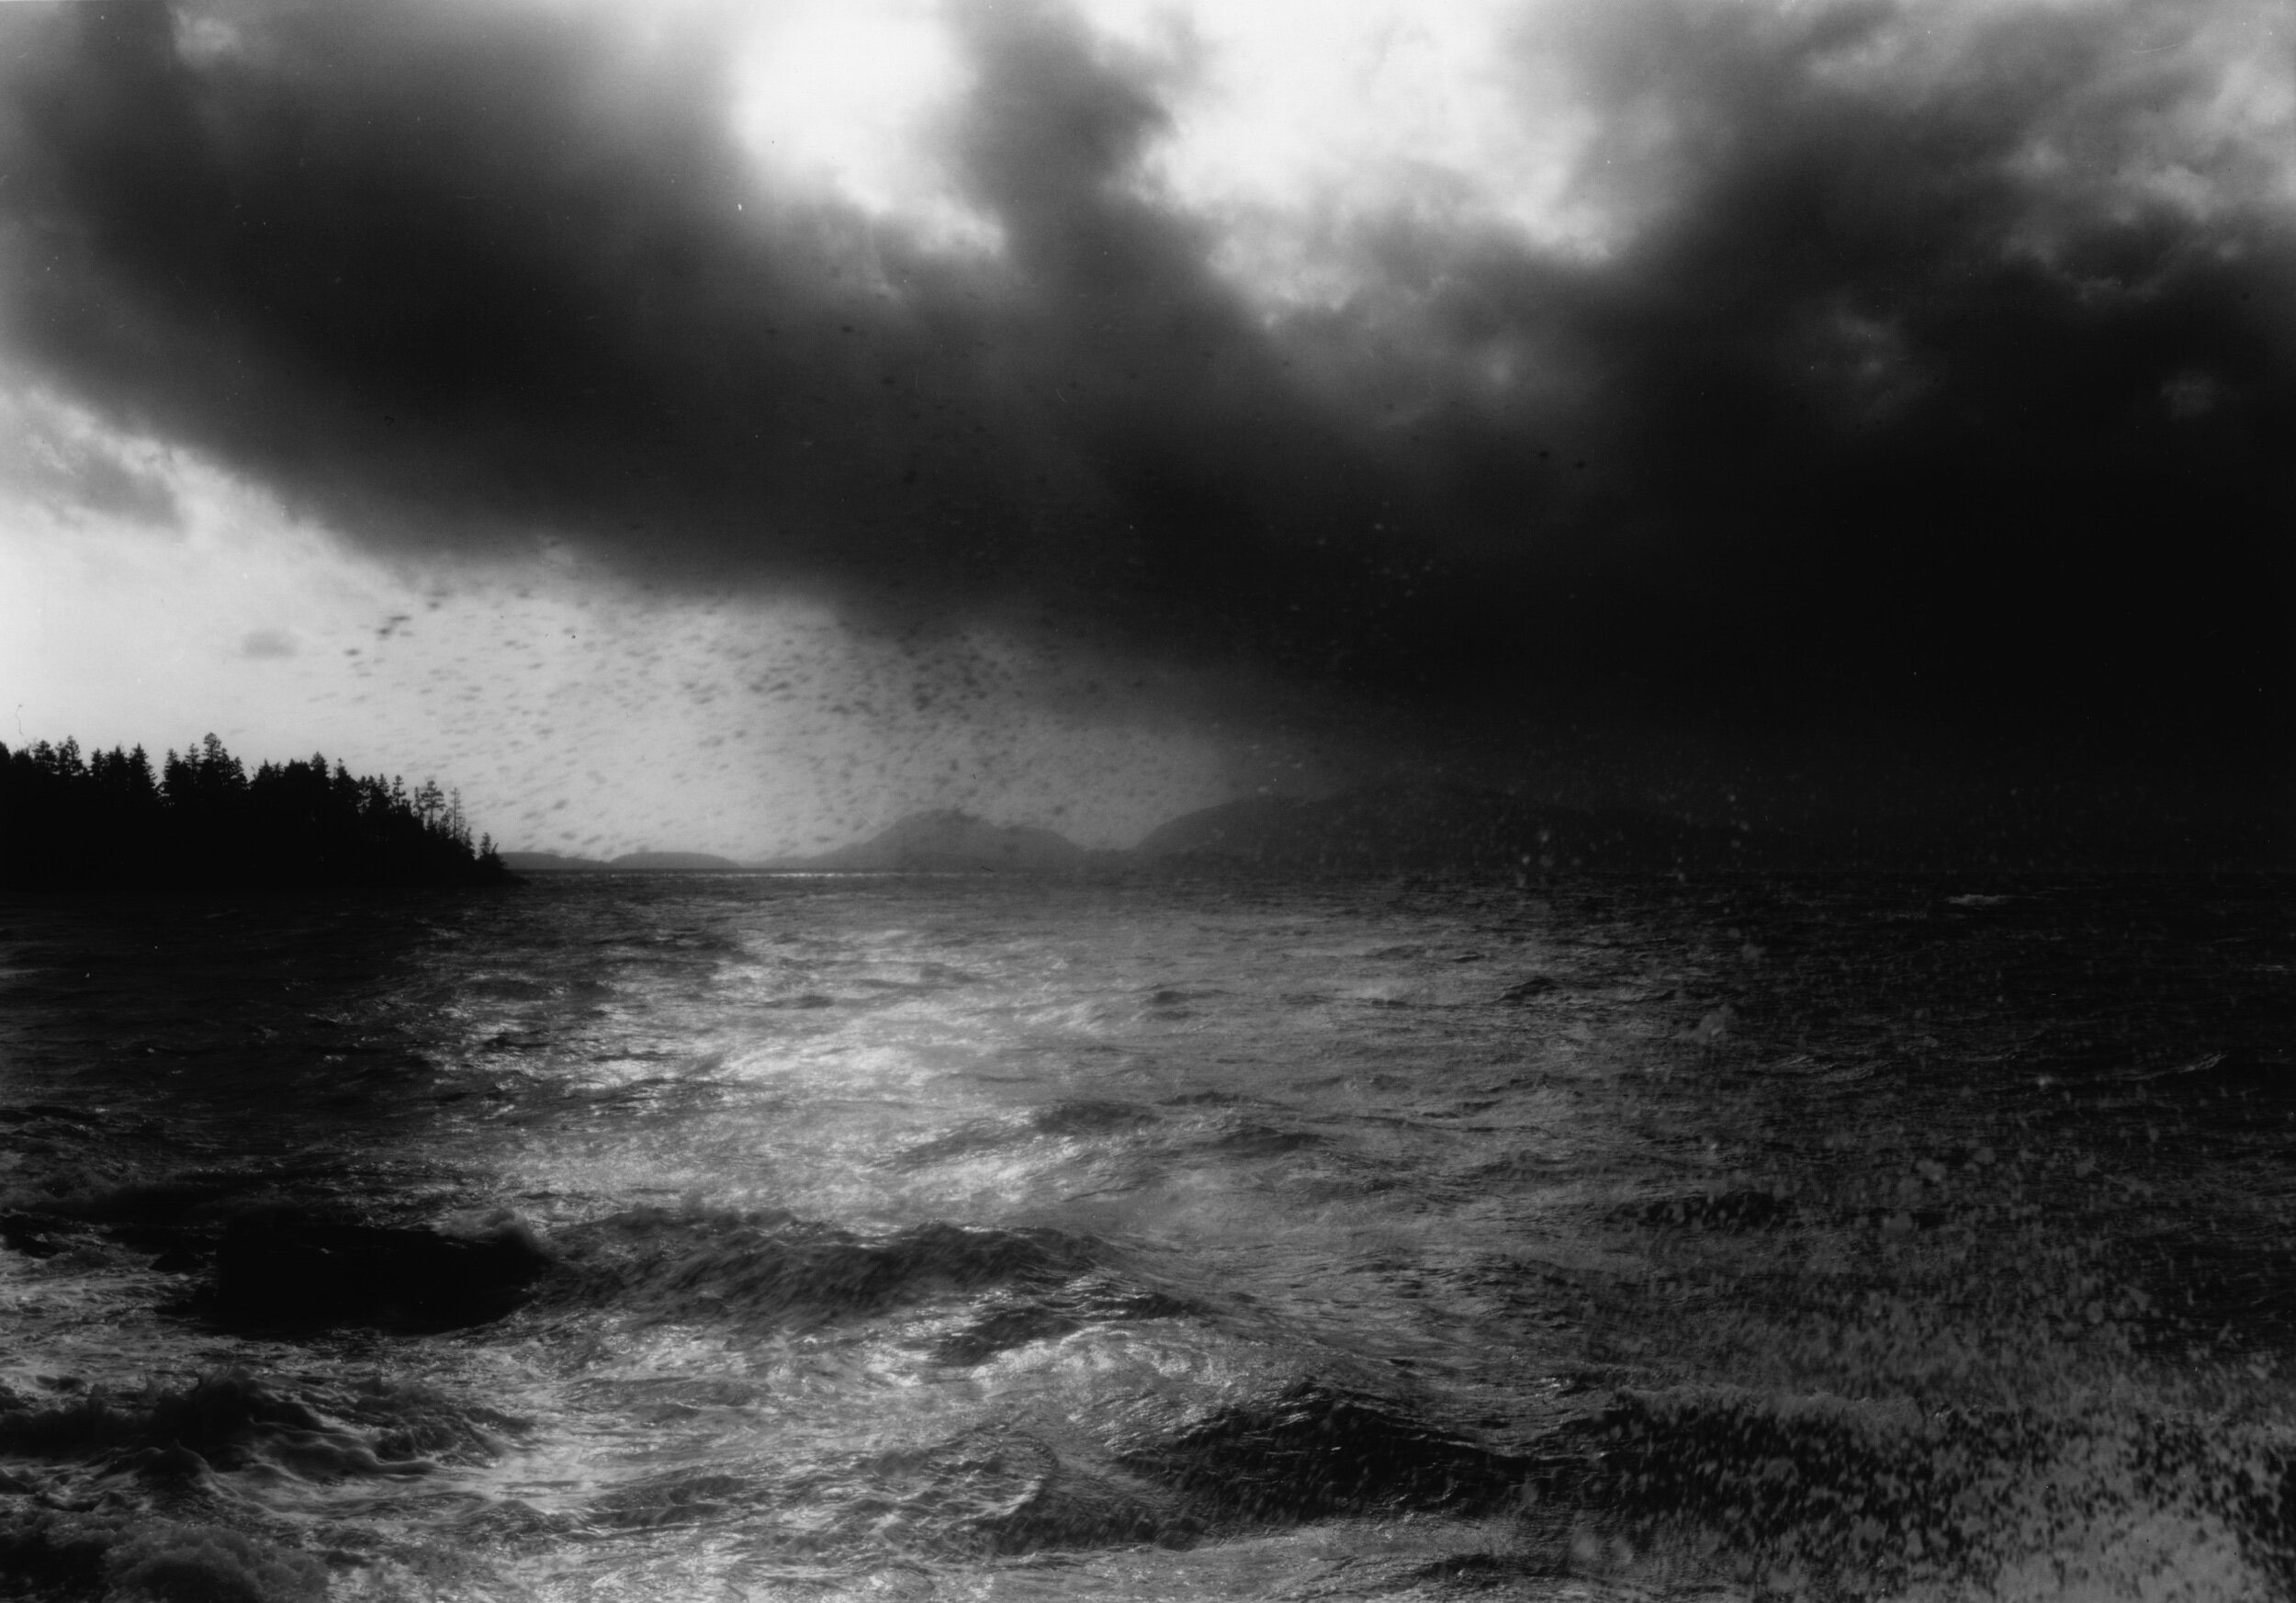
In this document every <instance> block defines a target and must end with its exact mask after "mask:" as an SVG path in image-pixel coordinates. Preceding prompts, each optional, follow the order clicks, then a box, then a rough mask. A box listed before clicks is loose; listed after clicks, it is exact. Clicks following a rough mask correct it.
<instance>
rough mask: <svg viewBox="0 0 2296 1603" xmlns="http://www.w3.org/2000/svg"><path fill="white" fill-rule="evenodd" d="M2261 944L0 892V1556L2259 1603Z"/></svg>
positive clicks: (1107, 1592) (2273, 1343)
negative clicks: (144, 901) (70, 903)
mask: <svg viewBox="0 0 2296 1603" xmlns="http://www.w3.org/2000/svg"><path fill="white" fill-rule="evenodd" d="M1949 893H1951V894H1949ZM2276 895H2277V893H2276V892H2269V887H2266V888H2265V889H2261V890H2260V889H2258V888H2257V887H2246V888H2245V889H2244V888H2243V887H2239V886H2230V887H2227V886H2213V887H2212V886H2183V887H2178V886H2168V885H2166V884H2162V885H2147V884H2132V885H2098V886H2089V885H2079V884H2065V885H2060V886H2054V887H2050V886H2024V887H2017V888H2016V889H2015V890H2014V894H2012V893H2011V892H2009V891H2003V890H2000V889H1998V888H1995V889H1989V890H1981V891H1978V892H1956V891H1955V887H1952V886H1929V885H1922V884H1912V883H1902V884H1892V883H1886V882H1873V883H1863V884H1858V883H1850V884H1843V885H1837V886H1828V885H1822V884H1802V883H1796V882H1784V883H1781V884H1774V885H1764V884H1760V883H1757V882H1751V881H1746V882H1717V883H1715V884H1710V885H1704V886H1701V885H1696V884H1690V885H1678V884H1675V883H1673V882H1664V883H1655V882H1654V883H1649V884H1643V883H1638V882H1626V881H1617V882H1603V883H1590V884H1587V885H1584V886H1575V887H1573V886H1559V887H1556V888H1555V889H1553V890H1552V891H1550V892H1548V894H1546V895H1544V896H1541V897H1532V896H1528V895H1518V894H1514V893H1499V894H1494V893H1475V892H1471V891H1459V890H1456V889H1455V890H1448V891H1445V890H1436V889H1428V890H1422V891H1408V890H1398V889H1397V888H1395V887H1382V886H1322V887H1294V888H1289V889H1284V888H1277V887H1260V888H1254V889H1250V890H1244V891H1238V890H1234V889H1222V888H1220V887H1213V886H1193V887H1191V886H1144V885H1132V886H1118V885H1097V886H1096V885H1090V884H1060V885H1054V884H1035V885H1022V884H1013V883H999V882H996V881H988V880H975V881H963V880H937V881H880V880H868V879H855V880H843V881H839V880H811V881H804V882H792V881H776V880H773V879H770V878H737V877H722V876H714V877H707V878H701V877H697V878H679V877H675V876H659V877H653V878H636V877H633V878H623V877H617V878H612V879H596V880H568V881H546V882H543V883H539V884H535V885H531V886H524V887H522V888H521V889H519V890H517V891H515V892H513V893H511V894H509V895H505V896H501V897H464V898H459V899H457V898H453V897H441V898H435V899H410V900H407V901H404V902H399V903H391V904H388V905H380V906H376V907H371V908H366V909H329V908H327V907H325V906H323V905H320V904H313V903H302V902H293V901H287V900H281V901H276V902H273V903H267V904H261V905H258V904H253V903H250V904H248V905H245V906H237V907H220V908H217V907H195V906H190V905H170V906H164V907H161V906H154V907H149V908H144V909H130V908H119V909H96V908H73V907H67V906H62V905H55V904H43V903H39V902H25V903H18V904H13V905H10V906H8V907H6V908H5V909H0V969H5V970H6V975H7V977H6V979H5V980H0V987H5V992H4V993H0V995H4V996H5V1000H6V1007H5V1010H0V1069H4V1070H5V1073H6V1091H5V1097H6V1101H5V1104H4V1105H0V1139H4V1140H5V1147H4V1149H0V1164H5V1170H4V1171H0V1172H5V1177H6V1186H7V1188H8V1194H7V1197H6V1201H5V1203H4V1204H0V1237H4V1238H5V1241H6V1251H5V1252H0V1324H4V1325H5V1328H6V1333H7V1337H8V1341H7V1357H6V1360H5V1363H4V1364H0V1388H5V1390H0V1494H5V1496H7V1497H8V1498H9V1499H11V1500H12V1504H13V1507H14V1512H13V1514H12V1515H10V1516H9V1517H10V1518H12V1519H13V1521H14V1523H13V1524H12V1525H10V1526H9V1527H8V1528H7V1530H8V1533H7V1534H6V1537H5V1540H4V1541H0V1579H6V1578H7V1577H23V1578H27V1579H25V1580H24V1582H23V1584H24V1585H28V1586H35V1587H36V1586H51V1589H55V1588H61V1590H56V1591H55V1595H58V1596H64V1595H74V1596H77V1595H86V1596H95V1595H96V1594H97V1593H98V1592H100V1591H101V1589H102V1588H103V1587H104V1586H107V1585H111V1586H115V1589H117V1586H121V1585H126V1582H125V1581H122V1580H120V1579H119V1577H123V1576H127V1575H129V1574H130V1573H131V1572H132V1573H134V1574H136V1575H142V1574H144V1573H145V1571H144V1570H139V1569H137V1568H136V1566H137V1565H139V1564H143V1565H146V1566H148V1565H149V1564H152V1563H160V1562H162V1559H164V1562H165V1563H170V1564H175V1565H177V1566H178V1567H179V1568H181V1567H184V1566H188V1568H186V1569H185V1573H186V1574H190V1573H193V1572H195V1571H196V1572H197V1573H198V1574H201V1575H210V1578H213V1576H217V1575H225V1574H226V1572H228V1573H229V1575H233V1576H238V1577H240V1579H239V1580H235V1581H232V1582H231V1585H241V1586H242V1589H241V1592H239V1593H231V1594H230V1595H231V1596H241V1595H244V1596H248V1597H299V1596H315V1595H317V1594H316V1593H315V1592H313V1591H311V1587H312V1586H323V1587H324V1588H325V1589H326V1590H328V1592H329V1594H330V1595H332V1596H336V1597H376V1598H385V1597H394V1598H412V1597H442V1598H495V1597H509V1598H529V1599H543V1598H566V1599H576V1598H582V1599H589V1598H600V1599H602V1598H606V1597H618V1598H619V1597H652V1598H661V1599H678V1598H686V1597H791V1598H797V1597H804V1598H820V1597H999V1598H1002V1597H1067V1596H1075V1595H1079V1594H1090V1595H1095V1596H1110V1597H1143V1598H1146V1597H1180V1596H1201V1597H1226V1596H1237V1595H1244V1594H1261V1593H1265V1594H1266V1595H1271V1596H1284V1597H1406V1596H1408V1597H1447V1596H1521V1597H1565V1596H1571V1597H1655V1596H1687V1597H1751V1596H1755V1595H1782V1596H1798V1595H1811V1596H1824V1597H1845V1596H1889V1597H1919V1598H1932V1597H1933V1598H1948V1597H1955V1598H1957V1597H2020V1598H2023V1597H2032V1598H2044V1597H2045V1598H2066V1599H2071V1598H2082V1597H2132V1598H2133V1597H2163V1598H2166V1597H2201V1598H2220V1597H2271V1596H2279V1595H2281V1592H2282V1590H2283V1589H2284V1588H2285V1586H2287V1585H2288V1584H2289V1583H2290V1580H2291V1579H2296V1481H2290V1478H2289V1476H2290V1462H2291V1460H2292V1459H2296V1453H2291V1444H2296V1433H2291V1421H2290V1417H2289V1401H2290V1399H2289V1395H2288V1390H2287V1386H2286V1382H2285V1379H2284V1365H2285V1363H2286V1361H2287V1359H2288V1356H2289V1353H2290V1346H2291V1343H2290V1337H2289V1331H2290V1328H2291V1326H2290V1323H2289V1320H2290V1315H2291V1314H2296V1290H2291V1288H2296V1259H2291V1256H2290V1248H2289V1247H2288V1245H2287V1244H2288V1242H2289V1240H2290V1235H2289V1231H2288V1228H2287V1226H2288V1224H2289V1217H2288V1213H2289V1208H2290V1199H2291V1193H2290V1191H2289V1190H2288V1188H2287V1186H2286V1184H2285V1180H2284V1179H2283V1178H2282V1172H2283V1169H2284V1167H2285V1162H2284V1157H2283V1156H2282V1151H2283V1148H2284V1145H2285V1138H2286V1132H2287V1129H2288V1126H2289V1123H2290V1117H2291V1114H2292V1113H2296V1095H2291V1094H2290V1089H2289V1082H2288V1072H2289V1064H2288V1052H2289V1048H2290V996H2289V988H2288V986H2287V984H2286V976H2287V974H2288V973H2289V972H2290V970H2289V968H2288V966H2287V965H2288V956H2289V954H2288V951H2287V946H2288V943H2289V940H2290V924H2289V921H2288V920H2287V919H2286V917H2285V913H2286V909H2285V908H2284V907H2283V906H2282V905H2281V904H2280V903H2279V902H2278V901H2276V900H2275V899H2274V897H2275V896H2276ZM1908 931H1916V932H1917V935H1916V937H1915V938H1911V939H1909V938H1908ZM0 1512H6V1510H0ZM203 1533H205V1534H203ZM217 1533H220V1534H217ZM227 1539H228V1540H227ZM234 1543H236V1544H237V1545H233V1544H234ZM155 1553H156V1554H160V1555H161V1557H160V1558H154V1557H152V1555H153V1554H155ZM311 1554H316V1555H319V1556H318V1557H316V1558H310V1557H307V1555H311ZM168 1555H173V1556H168ZM107 1565H108V1566H109V1568H107V1567H106V1566H107ZM201 1565H205V1566H208V1567H207V1568H206V1569H200V1567H199V1566H201ZM75 1566H76V1567H75ZM266 1566H268V1567H266ZM298 1566H300V1567H298ZM313 1566H316V1567H313ZM251 1575H252V1576H253V1577H255V1578H254V1579H253V1580H248V1579H246V1577H247V1576H251ZM41 1577H46V1579H41ZM74 1577H77V1579H75V1578H74ZM107 1577H108V1579H107ZM265 1577H267V1578H265ZM242 1582H244V1585H242ZM10 1584H11V1585H15V1584H17V1583H16V1582H15V1581H11V1582H10ZM137 1584H139V1585H141V1584H142V1583H141V1582H139V1583H137ZM216 1585H217V1586H222V1585H224V1583H223V1582H222V1581H220V1580H218V1581H217V1582H216ZM73 1586H78V1587H80V1588H81V1590H80V1591H79V1592H77V1593H74V1592H73V1591H72V1590H71V1588H72V1587H73ZM298 1587H299V1588H302V1589H301V1590H299V1591H298ZM251 1588H252V1589H251ZM266 1588H267V1589H266ZM216 1595H218V1596H221V1595H225V1594H224V1593H222V1592H218V1593H217V1594H216Z"/></svg>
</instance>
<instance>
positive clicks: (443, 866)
mask: <svg viewBox="0 0 2296 1603" xmlns="http://www.w3.org/2000/svg"><path fill="white" fill-rule="evenodd" d="M510 877H511V875H510V873H509V871H508V870H507V869H506V868H505V867H504V866H503V864H502V861H501V857H500V856H499V855H497V853H496V852H495V850H494V843H493V841H490V840H485V839H481V840H479V841H477V842H476V843H474V842H473V841H472V840H471V838H470V830H469V828H468V826H467V824H466V823H465V822H464V819H463V814H462V803H461V800H460V798H459V797H458V796H456V795H455V794H454V793H451V792H446V791H442V790H440V789H439V787H438V785H436V784H435V783H434V782H430V781H425V782H424V783H423V784H422V785H418V786H416V787H415V788H414V789H413V790H411V791H410V790H408V789H407V787H406V785H405V783H404V782H403V781H401V780H399V779H396V778H394V779H390V780H388V781H386V780H382V779H379V778H375V777H372V776H362V775H355V774H353V773H351V772H350V771H349V770H348V769H346V768H345V767H344V766H343V764H342V763H340V762H337V763H334V764H333V765H332V766H330V765H329V763H328V762H327V759H326V758H324V757H322V756H318V755H313V756H311V757H310V758H308V759H298V760H296V761H293V762H285V763H274V762H265V763H263V764H262V765H261V766H259V767H258V768H256V769H255V771H254V772H253V773H249V772H248V771H247V769H246V766H245V765H244V764H243V763H242V762H240V760H239V759H238V758H236V757H234V756H232V755H231V752H230V751H226V750H225V749H224V746H223V742H222V741H221V740H219V739H217V738H216V737H215V736H213V735H209V736H208V737H207V739H204V740H202V741H201V742H200V743H199V744H197V746H195V747H193V748H192V749H191V750H189V751H186V752H183V753H181V754H178V753H176V752H174V751H170V752H168V753H167V755H166V757H165V758H164V759H163V761H162V762H160V764H159V765H158V767H157V770H156V772H155V771H154V768H153V764H152V760H151V758H150V757H149V756H147V755H146V754H145V752H144V750H143V748H142V747H141V746H138V747H136V748H135V749H134V750H133V751H120V750H118V749H117V748H115V749H114V750H112V751H96V752H94V753H92V754H89V755H86V756H83V755H82V753H81V751H80V747H79V742H77V741H76V740H69V739H68V740H65V741H64V742H63V743H62V745H51V744H50V743H49V742H47V741H45V740H42V741H39V742H38V743H37V744H35V745H32V746H29V747H27V748H24V749H22V750H19V751H10V750H9V749H8V748H7V747H6V745H5V744H0V886H12V887H17V888H71V887H76V886H144V885H201V886H322V885H323V886H427V885H483V884H489V883H493V882H499V881H503V880H507V879H509V878H510Z"/></svg>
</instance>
